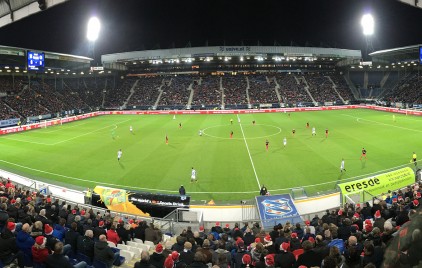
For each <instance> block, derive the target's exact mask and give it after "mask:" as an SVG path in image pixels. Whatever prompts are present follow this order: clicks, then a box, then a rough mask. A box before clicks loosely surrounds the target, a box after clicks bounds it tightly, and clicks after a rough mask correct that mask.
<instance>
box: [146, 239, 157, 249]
mask: <svg viewBox="0 0 422 268" xmlns="http://www.w3.org/2000/svg"><path fill="white" fill-rule="evenodd" d="M144 244H145V245H148V246H150V248H152V249H155V245H154V242H152V241H148V240H145V242H144Z"/></svg>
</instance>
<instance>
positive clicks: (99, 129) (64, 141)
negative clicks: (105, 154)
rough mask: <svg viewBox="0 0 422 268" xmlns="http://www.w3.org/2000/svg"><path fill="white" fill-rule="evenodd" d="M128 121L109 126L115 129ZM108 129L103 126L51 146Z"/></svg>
mask: <svg viewBox="0 0 422 268" xmlns="http://www.w3.org/2000/svg"><path fill="white" fill-rule="evenodd" d="M130 120H131V119H128V120H125V121H122V122H120V123H117V124H113V125H111V126H116V128H117V125H120V124H123V123H126V122H127V121H130ZM109 127H110V126H105V127H102V128H99V129H97V130H93V131H90V132H87V133H85V134H82V135H78V136H75V137H72V138H70V139H66V140H62V141H59V142H56V143H53V144H52V145H57V144H60V143H63V142H68V141H71V140H74V139H77V138H80V137H83V136H86V135H89V134H92V133H95V132H98V131H100V130H103V129H106V128H109Z"/></svg>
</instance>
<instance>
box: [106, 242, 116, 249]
mask: <svg viewBox="0 0 422 268" xmlns="http://www.w3.org/2000/svg"><path fill="white" fill-rule="evenodd" d="M107 244H108V245H109V246H110V247H112V248H115V247H116V244H114V243H113V242H110V241H107Z"/></svg>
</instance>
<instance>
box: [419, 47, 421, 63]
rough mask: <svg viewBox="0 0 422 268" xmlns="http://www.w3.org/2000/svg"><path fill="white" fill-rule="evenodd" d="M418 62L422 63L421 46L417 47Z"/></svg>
mask: <svg viewBox="0 0 422 268" xmlns="http://www.w3.org/2000/svg"><path fill="white" fill-rule="evenodd" d="M419 64H422V47H419Z"/></svg>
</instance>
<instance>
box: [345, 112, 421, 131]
mask: <svg viewBox="0 0 422 268" xmlns="http://www.w3.org/2000/svg"><path fill="white" fill-rule="evenodd" d="M343 115H344V116H348V117H352V118H356V121H357V122H359V120H363V121H367V122H371V123H376V124H380V125H384V126H389V127H396V128H400V129H405V130H410V131H415V132H422V130H419V129H413V128H407V127H401V126H395V125H392V124H386V123H382V122H378V121H374V120H369V119H365V118H360V117H356V116H353V115H348V114H343Z"/></svg>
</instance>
